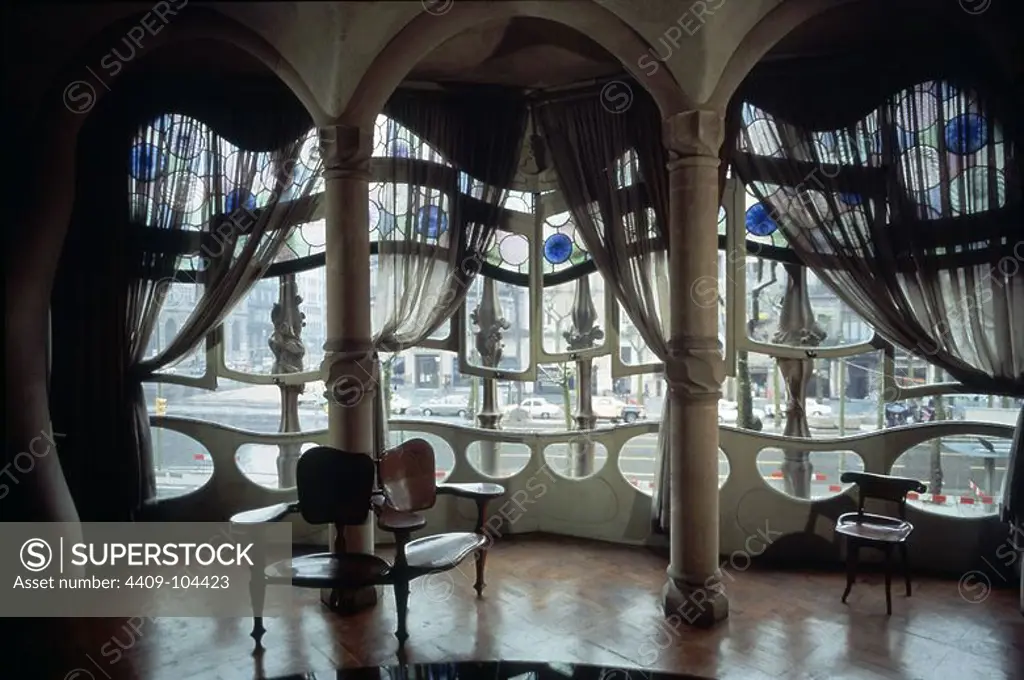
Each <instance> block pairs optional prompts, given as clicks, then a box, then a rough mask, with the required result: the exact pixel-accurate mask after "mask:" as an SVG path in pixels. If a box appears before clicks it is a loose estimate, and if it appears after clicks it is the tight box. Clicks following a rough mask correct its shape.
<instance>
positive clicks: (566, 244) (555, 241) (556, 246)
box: [542, 212, 590, 274]
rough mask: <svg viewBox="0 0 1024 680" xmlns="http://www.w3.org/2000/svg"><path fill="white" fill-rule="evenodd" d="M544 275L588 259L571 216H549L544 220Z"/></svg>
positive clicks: (561, 214)
mask: <svg viewBox="0 0 1024 680" xmlns="http://www.w3.org/2000/svg"><path fill="white" fill-rule="evenodd" d="M542 235H543V238H544V273H545V274H553V273H555V272H560V271H562V270H564V269H569V268H570V267H574V266H576V265H578V264H583V263H584V262H586V261H587V260H589V259H590V253H588V252H587V249H586V246H585V245H584V243H583V237H582V236H580V233H579V231H578V230H577V229H576V225H575V224H574V223H573V221H572V215H571V214H570V213H568V212H563V213H559V214H557V215H551V216H550V217H548V218H547V219H545V220H544V228H543V232H542Z"/></svg>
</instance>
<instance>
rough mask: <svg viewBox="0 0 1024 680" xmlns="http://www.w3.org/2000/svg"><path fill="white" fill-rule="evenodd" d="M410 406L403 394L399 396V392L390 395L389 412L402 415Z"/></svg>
mask: <svg viewBox="0 0 1024 680" xmlns="http://www.w3.org/2000/svg"><path fill="white" fill-rule="evenodd" d="M410 406H412V404H411V403H410V402H409V400H408V399H406V398H405V397H403V396H401V395H399V394H392V395H391V413H392V414H394V415H400V416H404V415H405V412H406V411H408V410H409V407H410Z"/></svg>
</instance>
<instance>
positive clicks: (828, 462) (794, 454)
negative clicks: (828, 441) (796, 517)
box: [757, 446, 864, 501]
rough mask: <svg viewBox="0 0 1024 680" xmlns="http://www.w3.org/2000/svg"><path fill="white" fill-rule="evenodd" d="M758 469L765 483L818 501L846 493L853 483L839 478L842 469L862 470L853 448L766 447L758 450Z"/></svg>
mask: <svg viewBox="0 0 1024 680" xmlns="http://www.w3.org/2000/svg"><path fill="white" fill-rule="evenodd" d="M757 469H758V471H759V472H760V473H761V478H762V479H763V480H764V482H765V484H767V485H768V486H770V487H771V488H773V489H775V490H776V491H778V492H779V493H782V494H785V495H786V496H789V497H790V498H795V499H798V500H810V501H819V500H823V499H826V498H833V497H835V496H838V495H840V494H842V493H845V492H846V491H847V489H849V488H850V487H851V486H853V485H852V484H843V483H842V482H840V481H839V478H840V477H841V476H842V474H843V473H844V472H864V460H863V459H862V458H861V457H860V456H859V455H857V453H856V452H854V451H808V450H806V449H804V450H798V449H796V448H793V449H790V450H788V452H784V451H783V449H780V448H777V447H773V446H770V447H767V448H764V449H761V450H760V451H758V453H757Z"/></svg>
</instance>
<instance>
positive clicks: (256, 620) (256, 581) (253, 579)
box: [249, 564, 267, 650]
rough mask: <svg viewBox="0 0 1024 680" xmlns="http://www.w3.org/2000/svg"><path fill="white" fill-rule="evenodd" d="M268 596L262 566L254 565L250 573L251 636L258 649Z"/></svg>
mask: <svg viewBox="0 0 1024 680" xmlns="http://www.w3.org/2000/svg"><path fill="white" fill-rule="evenodd" d="M266 594H267V581H266V577H265V575H264V574H263V566H262V564H257V565H254V566H253V568H252V570H251V571H250V572H249V599H250V600H252V632H251V633H249V635H250V636H251V637H252V639H253V640H255V641H256V649H257V650H258V649H260V648H261V647H262V646H263V645H262V640H263V634H264V633H266V632H267V629H266V628H264V627H263V602H264V599H265V598H266Z"/></svg>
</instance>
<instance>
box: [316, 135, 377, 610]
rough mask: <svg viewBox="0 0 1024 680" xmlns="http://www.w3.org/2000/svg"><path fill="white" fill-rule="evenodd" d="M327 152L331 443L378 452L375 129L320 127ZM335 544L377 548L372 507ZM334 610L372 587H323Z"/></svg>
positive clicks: (359, 600)
mask: <svg viewBox="0 0 1024 680" xmlns="http://www.w3.org/2000/svg"><path fill="white" fill-rule="evenodd" d="M321 150H322V154H323V157H324V180H325V187H324V201H325V217H326V222H327V224H326V229H325V241H326V243H325V259H326V287H327V290H326V297H325V301H326V309H325V312H326V313H325V316H326V335H327V342H326V343H324V350H325V356H324V362H323V364H322V365H321V374H322V376H323V381H324V384H325V386H326V389H327V397H328V401H329V407H328V416H327V417H328V443H329V444H330V446H332V447H335V448H338V449H341V450H343V451H348V452H352V453H363V454H366V455H368V456H369V455H373V401H374V395H375V392H376V388H377V383H376V381H377V380H378V379H379V376H378V375H377V373H376V371H375V367H374V361H373V346H372V328H371V316H370V297H371V295H372V293H371V291H370V229H369V219H370V218H369V207H368V206H369V203H368V201H369V198H368V192H369V179H370V155H371V153H372V150H373V131H372V130H361V129H357V128H354V127H350V126H343V125H336V126H332V127H328V128H322V129H321ZM333 539H334V549H335V550H339V551H348V552H361V553H369V554H372V553H373V552H374V538H373V521H372V514H371V515H369V516H368V517H367V521H366V522H365V523H364V524H363V525H362V526H358V527H348V528H346V529H345V530H344V531H343V532H340V533H338V534H337V535H336V536H334V537H333ZM322 599H323V600H324V603H325V604H327V605H328V606H329V607H331V608H332V609H334V610H336V611H340V612H346V613H347V612H353V611H358V610H360V609H365V608H366V607H370V606H373V605H374V604H376V601H377V593H376V590H375V589H374V588H367V589H366V590H365V591H359V592H342V591H334V592H332V591H329V590H328V591H324V593H323V597H322Z"/></svg>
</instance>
